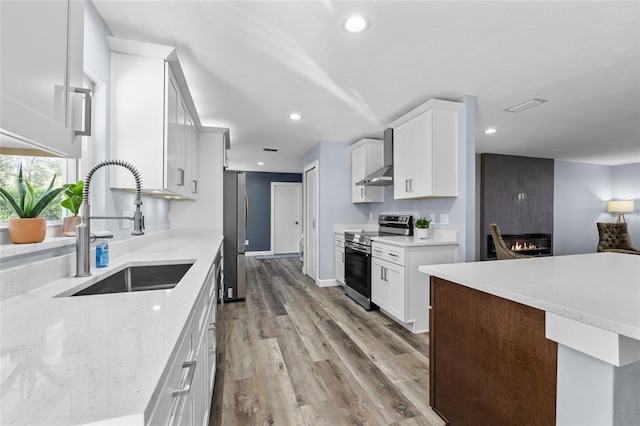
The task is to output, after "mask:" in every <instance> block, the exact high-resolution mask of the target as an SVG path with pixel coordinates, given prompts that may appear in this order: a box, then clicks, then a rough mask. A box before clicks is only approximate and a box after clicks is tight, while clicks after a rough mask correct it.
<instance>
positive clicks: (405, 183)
mask: <svg viewBox="0 0 640 426" xmlns="http://www.w3.org/2000/svg"><path fill="white" fill-rule="evenodd" d="M404 192H411V189H409V179H405V180H404Z"/></svg>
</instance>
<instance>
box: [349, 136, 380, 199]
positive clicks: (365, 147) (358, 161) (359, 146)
mask: <svg viewBox="0 0 640 426" xmlns="http://www.w3.org/2000/svg"><path fill="white" fill-rule="evenodd" d="M383 163H384V160H383V142H382V141H381V140H379V139H362V140H360V141H358V142H356V143H354V144H353V145H351V202H353V203H381V202H383V201H384V188H383V187H379V186H363V185H356V183H358V182H359V181H361V180H362V179H364V178H365V177H367V176H368V175H369V174H371V173H373V172H375V171H376V170H378V169H379V168H381V167H382V165H383Z"/></svg>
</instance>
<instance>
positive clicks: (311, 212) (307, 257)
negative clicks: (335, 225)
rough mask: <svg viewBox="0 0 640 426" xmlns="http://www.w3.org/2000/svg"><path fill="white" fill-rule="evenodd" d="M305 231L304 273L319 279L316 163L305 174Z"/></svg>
mask: <svg viewBox="0 0 640 426" xmlns="http://www.w3.org/2000/svg"><path fill="white" fill-rule="evenodd" d="M304 200H305V216H304V220H305V231H304V269H303V271H304V273H305V274H307V275H308V276H309V277H311V278H313V279H314V280H317V278H318V217H317V215H318V165H317V163H315V164H314V165H312V166H311V167H309V168H307V169H305V172H304Z"/></svg>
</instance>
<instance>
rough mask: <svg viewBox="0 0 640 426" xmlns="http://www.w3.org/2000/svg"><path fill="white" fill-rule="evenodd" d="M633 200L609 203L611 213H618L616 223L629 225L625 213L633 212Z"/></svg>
mask: <svg viewBox="0 0 640 426" xmlns="http://www.w3.org/2000/svg"><path fill="white" fill-rule="evenodd" d="M633 207H634V206H633V200H631V201H623V200H617V201H609V213H618V218H617V219H616V223H621V222H624V223H627V221H626V220H625V218H624V214H625V213H630V212H632V211H633Z"/></svg>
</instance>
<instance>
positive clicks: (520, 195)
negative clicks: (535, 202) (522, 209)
mask: <svg viewBox="0 0 640 426" xmlns="http://www.w3.org/2000/svg"><path fill="white" fill-rule="evenodd" d="M526 198H527V197H526V195H525V194H524V192H518V200H520V201H522V200H525V199H526Z"/></svg>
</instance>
